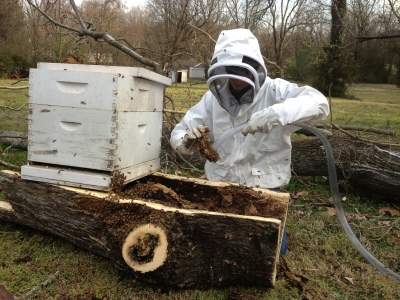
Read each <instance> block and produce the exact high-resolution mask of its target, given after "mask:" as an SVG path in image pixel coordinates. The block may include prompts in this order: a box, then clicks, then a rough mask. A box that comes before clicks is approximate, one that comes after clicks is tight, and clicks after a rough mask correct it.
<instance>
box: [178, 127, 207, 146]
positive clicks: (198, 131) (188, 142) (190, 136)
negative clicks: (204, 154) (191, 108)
mask: <svg viewBox="0 0 400 300" xmlns="http://www.w3.org/2000/svg"><path fill="white" fill-rule="evenodd" d="M207 132H210V128H208V127H207V126H204V125H197V127H195V128H193V130H192V132H189V133H187V134H185V136H184V137H183V141H182V144H183V146H184V147H185V148H186V149H188V150H190V151H192V152H196V151H199V150H200V145H199V139H200V138H201V137H202V136H203V134H204V133H207Z"/></svg>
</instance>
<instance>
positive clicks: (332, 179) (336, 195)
mask: <svg viewBox="0 0 400 300" xmlns="http://www.w3.org/2000/svg"><path fill="white" fill-rule="evenodd" d="M245 125H246V123H242V124H239V125H237V126H235V127H233V128H231V129H230V130H228V131H226V132H225V133H224V134H223V135H221V136H220V137H219V138H218V139H217V140H216V141H215V143H214V144H213V148H214V149H215V150H217V149H218V148H219V147H220V146H221V145H222V144H223V143H224V142H225V141H226V140H227V139H228V138H230V137H231V136H233V135H234V134H236V133H238V132H239V131H241V130H242V129H243V127H244V126H245ZM296 126H299V127H302V128H304V129H307V130H309V131H311V132H312V133H313V134H314V135H315V136H317V137H318V138H319V139H320V140H321V142H322V143H323V145H324V148H325V154H326V159H327V163H328V173H329V184H330V188H331V194H332V197H331V198H332V202H333V204H334V205H335V208H336V211H337V215H338V218H339V221H340V223H341V224H342V227H343V229H344V231H345V232H346V234H347V236H348V237H349V239H350V240H351V242H352V243H353V245H354V246H355V247H356V249H357V250H358V251H359V252H360V253H361V254H362V255H363V256H364V258H365V259H366V260H368V261H369V263H370V264H372V265H373V266H375V267H376V268H377V269H378V270H380V271H381V272H382V273H385V274H389V275H392V276H393V277H394V278H395V279H396V280H397V282H399V283H400V274H398V273H396V272H394V271H392V270H391V269H389V268H387V267H386V266H385V265H384V264H382V263H381V262H380V261H379V260H377V259H376V258H375V257H374V256H372V255H371V253H369V252H368V251H367V249H365V247H364V246H363V245H362V244H361V242H360V241H359V240H358V239H357V237H356V235H355V234H354V232H353V231H352V230H351V228H350V225H349V223H348V221H347V219H346V216H345V213H344V210H343V205H342V199H341V197H340V192H339V185H338V181H337V174H336V167H335V159H334V156H333V151H332V147H331V144H330V143H329V141H328V139H327V138H326V137H325V135H324V134H323V133H321V131H320V130H318V129H317V128H315V127H314V126H309V125H305V124H299V125H296Z"/></svg>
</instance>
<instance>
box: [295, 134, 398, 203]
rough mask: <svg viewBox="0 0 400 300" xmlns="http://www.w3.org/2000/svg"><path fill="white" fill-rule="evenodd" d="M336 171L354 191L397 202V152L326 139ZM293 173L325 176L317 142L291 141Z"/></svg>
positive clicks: (371, 144)
mask: <svg viewBox="0 0 400 300" xmlns="http://www.w3.org/2000/svg"><path fill="white" fill-rule="evenodd" d="M328 139H329V141H330V143H331V145H332V149H333V152H334V157H335V162H336V171H337V175H338V177H339V178H341V179H344V180H345V182H347V183H349V184H350V185H351V186H352V187H353V188H355V189H357V190H358V191H362V192H363V193H366V194H368V195H370V196H371V195H372V196H376V197H379V198H384V199H386V200H388V201H392V202H399V200H400V172H399V170H400V153H399V152H398V151H393V150H385V149H383V148H382V147H379V146H377V144H373V143H368V142H364V141H360V140H354V139H353V138H350V137H346V136H341V137H339V136H331V137H329V138H328ZM292 163H293V172H294V173H295V174H296V175H298V176H328V167H327V163H326V157H325V151H324V149H323V146H322V143H321V142H320V141H319V140H318V139H314V138H312V139H307V140H301V141H293V152H292Z"/></svg>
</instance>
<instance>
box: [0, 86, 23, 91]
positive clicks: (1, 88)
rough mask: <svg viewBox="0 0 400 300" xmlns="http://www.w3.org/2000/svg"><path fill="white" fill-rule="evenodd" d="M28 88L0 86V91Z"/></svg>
mask: <svg viewBox="0 0 400 300" xmlns="http://www.w3.org/2000/svg"><path fill="white" fill-rule="evenodd" d="M27 88H28V86H15V87H12V86H0V90H22V89H27Z"/></svg>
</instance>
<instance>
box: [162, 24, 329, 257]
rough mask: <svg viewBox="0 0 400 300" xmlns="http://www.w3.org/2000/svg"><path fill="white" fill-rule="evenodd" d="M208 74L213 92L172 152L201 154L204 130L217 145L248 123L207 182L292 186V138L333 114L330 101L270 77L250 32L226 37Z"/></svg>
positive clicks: (176, 134)
mask: <svg viewBox="0 0 400 300" xmlns="http://www.w3.org/2000/svg"><path fill="white" fill-rule="evenodd" d="M208 75H209V79H208V81H207V85H208V88H209V91H208V92H207V93H206V94H205V95H204V96H203V98H202V99H201V100H200V102H199V103H197V104H196V105H195V106H193V107H192V108H191V109H189V110H188V112H187V113H186V115H185V116H184V117H183V119H182V120H181V122H180V123H179V124H178V125H176V127H175V128H174V129H173V131H172V133H171V139H170V143H171V146H172V148H173V149H175V150H176V151H178V152H180V153H182V154H193V153H195V152H197V151H199V144H198V138H200V137H201V132H207V134H208V137H209V139H210V140H211V141H212V142H215V141H217V140H218V138H219V137H221V135H222V134H224V133H225V132H228V131H229V130H230V129H232V128H233V127H235V126H237V125H239V124H242V123H246V125H245V126H244V128H243V129H242V131H241V132H238V133H236V134H234V135H232V136H231V137H230V138H229V139H227V140H226V141H225V142H224V143H222V144H221V146H220V147H219V148H218V149H216V150H217V152H218V154H219V156H220V159H219V160H218V161H217V162H215V163H213V162H210V161H207V162H206V164H205V175H206V177H207V179H208V180H211V181H224V182H235V183H240V184H243V185H246V186H250V187H261V188H267V189H277V188H279V187H281V186H284V185H286V184H287V183H288V182H289V180H290V176H291V170H290V164H291V141H290V135H291V133H292V132H294V131H295V130H297V129H299V127H296V126H295V125H296V124H298V123H306V124H310V125H313V124H316V123H319V122H321V121H322V120H323V119H324V118H325V117H326V116H327V115H328V114H329V105H328V102H327V99H326V97H325V96H324V95H323V94H321V93H320V92H319V91H317V90H316V89H314V88H312V87H309V86H302V87H298V86H297V85H296V84H294V83H290V82H288V81H285V80H283V79H279V78H278V79H271V78H269V77H268V76H267V69H266V67H265V64H264V60H263V58H262V55H261V51H260V47H259V44H258V41H257V39H256V37H255V36H254V35H253V34H252V33H251V32H250V31H249V30H247V29H233V30H224V31H222V32H221V33H220V35H219V37H218V40H217V43H216V46H215V50H214V54H213V57H212V61H211V66H210V68H209V70H208ZM282 244H283V242H282ZM282 246H283V247H284V245H282ZM281 253H282V254H285V253H286V250H285V249H281Z"/></svg>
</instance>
